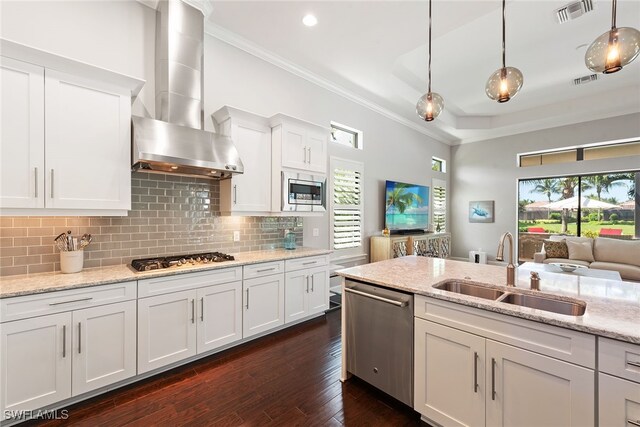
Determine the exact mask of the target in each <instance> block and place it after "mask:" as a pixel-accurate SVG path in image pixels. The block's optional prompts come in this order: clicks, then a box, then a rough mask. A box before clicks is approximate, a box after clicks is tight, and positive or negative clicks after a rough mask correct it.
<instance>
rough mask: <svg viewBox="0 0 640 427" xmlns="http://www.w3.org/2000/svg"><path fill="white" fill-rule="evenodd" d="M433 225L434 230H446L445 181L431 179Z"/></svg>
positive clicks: (442, 231)
mask: <svg viewBox="0 0 640 427" xmlns="http://www.w3.org/2000/svg"><path fill="white" fill-rule="evenodd" d="M432 185H433V227H434V229H435V231H437V232H441V233H444V232H445V231H447V183H446V182H445V181H443V180H441V179H434V180H433V183H432Z"/></svg>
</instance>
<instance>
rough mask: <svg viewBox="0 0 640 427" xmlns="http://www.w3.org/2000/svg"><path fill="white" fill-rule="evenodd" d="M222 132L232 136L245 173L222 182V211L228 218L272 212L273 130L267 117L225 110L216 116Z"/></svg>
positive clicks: (232, 109) (222, 109)
mask: <svg viewBox="0 0 640 427" xmlns="http://www.w3.org/2000/svg"><path fill="white" fill-rule="evenodd" d="M212 116H213V118H214V120H215V121H216V122H218V132H219V133H220V134H222V135H227V136H230V137H231V139H232V140H233V143H234V144H235V146H236V148H237V149H238V153H239V154H240V160H242V163H243V165H244V173H242V174H235V175H233V177H232V178H231V179H227V180H223V181H221V182H220V211H221V212H222V213H224V214H235V213H242V214H246V213H258V214H260V213H268V212H270V211H271V127H270V126H269V122H268V120H267V119H266V118H265V117H261V116H257V115H255V114H252V113H247V112H245V111H241V110H237V109H235V108H232V107H223V108H221V109H220V110H218V111H216V112H215V113H213V115H212Z"/></svg>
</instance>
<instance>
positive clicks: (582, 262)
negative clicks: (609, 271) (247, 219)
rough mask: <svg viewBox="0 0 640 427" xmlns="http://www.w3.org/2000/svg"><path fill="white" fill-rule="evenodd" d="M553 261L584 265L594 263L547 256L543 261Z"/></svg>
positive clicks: (588, 265)
mask: <svg viewBox="0 0 640 427" xmlns="http://www.w3.org/2000/svg"><path fill="white" fill-rule="evenodd" d="M552 262H561V263H563V264H576V265H584V266H585V267H590V266H591V264H592V263H590V262H587V261H580V260H578V259H567V258H546V259H545V260H544V261H543V263H544V264H551V263H552Z"/></svg>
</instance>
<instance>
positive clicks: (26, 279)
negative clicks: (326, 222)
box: [0, 247, 331, 298]
mask: <svg viewBox="0 0 640 427" xmlns="http://www.w3.org/2000/svg"><path fill="white" fill-rule="evenodd" d="M329 253H331V251H330V250H326V249H313V248H304V247H302V248H298V249H294V250H285V249H272V250H266V251H253V252H239V253H237V254H231V255H233V256H234V257H235V261H225V262H218V263H212V264H202V265H197V266H184V267H171V268H167V269H164V270H153V271H147V272H135V271H134V270H133V269H131V268H130V267H129V266H128V265H117V266H113V267H99V268H87V269H84V270H82V271H81V272H79V273H73V274H64V273H61V272H59V271H58V272H55V273H39V274H25V275H19V276H9V277H0V298H10V297H16V296H21V295H30V294H38V293H42V292H52V291H61V290H65V289H73V288H82V287H87V286H96V285H106V284H109V283H119V282H127V281H132V280H141V279H148V278H151V277H159V276H172V275H176V274H185V273H192V272H196V271H206V270H215V269H220V268H229V267H239V266H242V265H248V264H258V263H261V262H269V261H280V260H286V259H293V258H302V257H307V256H314V255H326V254H329Z"/></svg>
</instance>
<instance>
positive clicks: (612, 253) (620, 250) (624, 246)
mask: <svg viewBox="0 0 640 427" xmlns="http://www.w3.org/2000/svg"><path fill="white" fill-rule="evenodd" d="M593 257H594V258H595V260H596V261H602V262H613V263H622V264H631V265H635V266H638V267H640V240H620V239H607V238H606V237H597V238H596V240H595V243H594V244H593Z"/></svg>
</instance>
